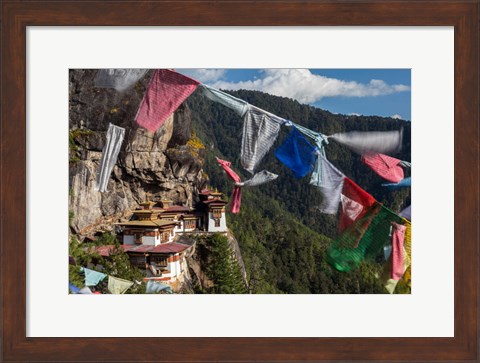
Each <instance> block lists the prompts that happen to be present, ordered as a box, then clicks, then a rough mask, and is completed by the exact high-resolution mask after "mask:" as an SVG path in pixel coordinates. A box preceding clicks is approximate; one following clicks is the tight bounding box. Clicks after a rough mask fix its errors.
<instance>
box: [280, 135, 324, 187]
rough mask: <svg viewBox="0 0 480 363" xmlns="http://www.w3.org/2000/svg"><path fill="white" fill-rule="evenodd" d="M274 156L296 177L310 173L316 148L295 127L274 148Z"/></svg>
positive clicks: (314, 159)
mask: <svg viewBox="0 0 480 363" xmlns="http://www.w3.org/2000/svg"><path fill="white" fill-rule="evenodd" d="M275 156H276V157H277V159H278V160H280V161H281V162H282V163H283V164H284V165H285V166H287V167H288V168H290V169H291V170H292V171H293V174H294V176H295V177H296V178H303V177H304V176H305V175H307V174H308V173H310V172H311V171H312V170H313V167H314V165H315V161H316V159H317V157H316V149H315V148H314V147H313V146H312V145H311V144H310V143H309V142H308V141H307V139H306V138H305V137H304V136H303V135H302V134H301V133H300V132H299V131H298V130H297V129H296V128H295V127H294V128H293V129H292V131H291V132H290V134H289V135H288V136H287V138H286V139H285V141H284V142H283V144H282V145H280V146H279V147H278V148H277V150H275Z"/></svg>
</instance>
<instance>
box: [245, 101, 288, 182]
mask: <svg viewBox="0 0 480 363" xmlns="http://www.w3.org/2000/svg"><path fill="white" fill-rule="evenodd" d="M284 122H285V120H284V119H282V118H280V117H278V116H275V115H273V114H271V113H268V112H266V111H264V110H262V109H260V108H257V107H255V106H252V105H248V111H247V112H246V113H245V116H244V117H243V131H242V150H241V153H240V162H241V164H242V166H243V167H244V168H245V170H247V171H248V172H250V173H252V174H253V173H254V171H255V169H256V168H257V167H258V164H259V163H260V161H261V160H262V159H263V158H264V156H265V155H266V153H267V152H268V150H270V148H271V147H272V145H273V143H274V142H275V140H276V139H277V136H278V132H279V131H280V126H281V125H282V124H283V123H284Z"/></svg>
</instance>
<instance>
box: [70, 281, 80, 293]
mask: <svg viewBox="0 0 480 363" xmlns="http://www.w3.org/2000/svg"><path fill="white" fill-rule="evenodd" d="M68 288H69V289H70V293H72V294H78V292H79V291H80V289H79V288H78V287H76V286H75V285H73V284H72V283H70V282H69V283H68Z"/></svg>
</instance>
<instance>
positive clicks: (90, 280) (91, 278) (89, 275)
mask: <svg viewBox="0 0 480 363" xmlns="http://www.w3.org/2000/svg"><path fill="white" fill-rule="evenodd" d="M80 272H82V273H83V274H84V275H85V286H84V287H83V288H79V287H77V286H75V285H73V284H72V283H70V282H69V284H68V286H69V290H70V292H71V293H72V294H92V290H91V289H90V288H91V287H93V286H97V285H98V284H99V283H100V282H102V281H103V280H104V279H105V278H106V277H108V285H107V286H108V287H107V289H108V291H109V292H110V293H111V294H124V293H125V292H126V291H127V290H128V289H129V288H131V287H132V286H133V285H134V282H132V281H128V280H124V279H121V278H118V277H114V276H109V275H106V274H104V273H101V272H98V271H95V270H91V269H89V268H86V267H80Z"/></svg>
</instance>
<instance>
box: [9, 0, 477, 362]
mask: <svg viewBox="0 0 480 363" xmlns="http://www.w3.org/2000/svg"><path fill="white" fill-rule="evenodd" d="M1 7H2V19H1V20H2V79H1V99H2V109H1V117H2V119H1V209H0V216H1V241H0V242H1V245H0V247H1V250H0V252H1V253H0V256H1V264H0V266H1V272H0V278H1V285H0V288H1V290H0V291H1V299H0V301H1V314H2V320H1V333H2V340H1V345H0V350H1V358H2V361H62V362H66V361H102V362H107V361H191V362H200V361H202V362H205V361H222V362H228V361H322V360H326V361H333V360H343V361H347V360H348V361H352V360H363V361H365V360H376V361H379V360H381V361H385V360H395V361H437V360H442V361H472V362H473V361H478V360H479V349H478V294H479V259H478V257H479V255H478V251H479V237H478V215H479V213H478V211H479V205H480V202H479V193H478V185H479V178H478V176H479V167H478V163H479V143H478V141H479V122H478V121H479V118H478V116H479V105H478V101H479V2H478V1H467V0H465V1H442V0H438V1H422V0H420V1H385V0H380V1H375V0H370V1H359V2H351V1H348V2H347V1H346V2H341V1H301V2H296V1H293V0H286V1H282V2H278V3H276V2H273V1H252V0H247V1H242V2H236V1H225V2H221V1H209V0H207V1H193V0H192V1H188V0H187V1H175V0H174V1H165V2H163V1H153V2H150V1H148V2H147V1H118V2H102V1H85V2H84V1H78V2H75V1H65V2H58V1H43V0H40V1H25V2H20V1H13V0H11V1H9V0H5V1H3V2H2V4H1ZM47 25H55V26H62V25H64V26H66V25H68V26H84V25H91V26H100V25H102V26H105V25H108V26H118V25H122V26H154V25H156V26H158V25H169V26H172V25H175V26H189V25H190V26H193V25H195V26H219V25H222V26H233V25H235V26H246V25H251V26H253V25H255V26H265V25H269V26H280V25H282V26H314V25H315V26H318V25H323V26H340V25H341V26H345V25H348V26H453V27H454V29H455V135H454V140H455V145H454V149H455V157H454V162H455V192H454V197H455V211H454V212H455V221H454V222H455V256H454V263H455V276H454V282H455V336H454V337H453V338H173V337H172V338H28V337H26V282H27V281H26V270H25V257H26V224H25V216H26V212H27V211H26V202H27V200H26V29H27V27H28V26H47ZM7 106H8V107H7ZM159 339H161V344H160V343H159ZM165 347H168V349H164V348H165Z"/></svg>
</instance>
